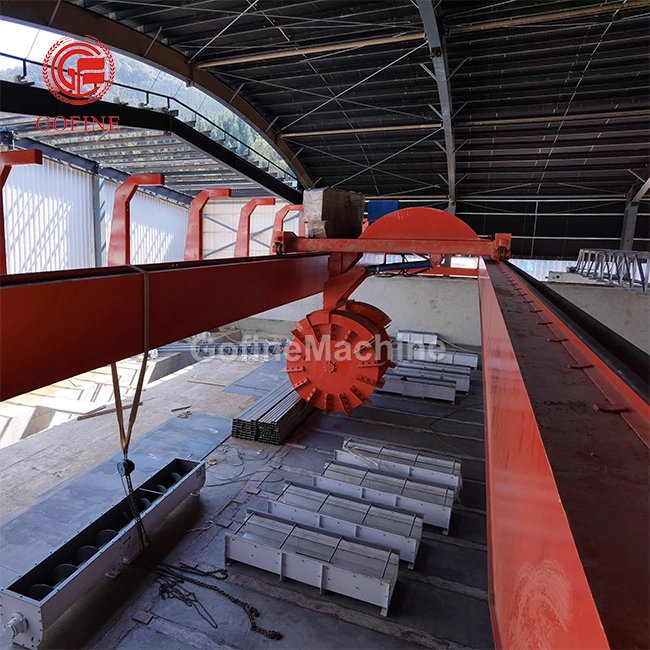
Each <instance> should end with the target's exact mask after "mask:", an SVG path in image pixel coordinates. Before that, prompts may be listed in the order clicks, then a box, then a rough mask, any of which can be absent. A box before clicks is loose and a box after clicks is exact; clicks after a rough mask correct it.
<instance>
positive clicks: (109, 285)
mask: <svg viewBox="0 0 650 650" xmlns="http://www.w3.org/2000/svg"><path fill="white" fill-rule="evenodd" d="M145 275H146V276H148V279H149V290H150V299H149V306H150V317H149V323H148V324H149V337H150V347H151V348H156V347H159V346H161V345H165V344H167V343H171V342H173V341H178V340H179V339H182V338H185V337H187V336H191V335H193V334H196V333H197V332H205V331H208V330H210V329H213V328H215V327H219V326H221V325H225V324H227V323H232V322H233V321H236V320H240V319H241V318H246V317H248V316H253V315H254V314H258V313H259V312H261V311H266V310H267V309H272V308H273V307H279V306H280V305H284V304H286V303H288V302H293V301H294V300H299V299H300V298H306V297H307V296H311V295H313V294H315V293H319V292H320V291H322V290H323V285H324V284H325V282H326V281H327V280H328V279H329V277H330V265H329V255H295V256H291V257H277V256H264V257H255V258H252V259H244V260H202V261H199V262H174V263H169V264H149V265H144V266H138V267H137V268H126V267H109V268H106V267H104V268H98V269H80V270H75V271H55V272H47V273H32V274H21V275H7V276H3V277H2V279H1V282H0V303H1V304H2V309H1V310H0V331H2V336H0V366H1V368H2V381H1V382H0V401H1V400H6V399H9V398H11V397H14V396H16V395H21V394H23V393H27V392H29V391H31V390H35V389H36V388H40V387H42V386H47V385H49V384H53V383H55V382H57V381H60V380H62V379H66V378H68V377H73V376H75V375H78V374H80V373H82V372H86V371H88V370H92V369H93V368H99V367H101V366H104V365H106V364H108V363H111V362H112V361H116V360H117V359H125V358H126V357H131V356H133V355H136V354H139V353H141V352H142V351H143V349H144V340H143V331H144V327H145V323H144V278H145ZM206 291H208V292H209V291H218V292H219V300H206ZM197 306H200V308H196V307H197ZM43 323H47V327H48V342H47V353H46V356H45V357H44V356H43V354H44V353H43V348H42V346H40V345H35V344H34V341H39V340H41V339H42V328H43ZM44 358H45V361H46V362H44V361H43V360H44Z"/></svg>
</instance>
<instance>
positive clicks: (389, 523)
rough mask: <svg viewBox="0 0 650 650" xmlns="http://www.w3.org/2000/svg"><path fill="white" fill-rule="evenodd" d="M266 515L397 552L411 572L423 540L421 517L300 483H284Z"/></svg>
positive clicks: (269, 505) (268, 504) (268, 505)
mask: <svg viewBox="0 0 650 650" xmlns="http://www.w3.org/2000/svg"><path fill="white" fill-rule="evenodd" d="M267 512H268V513H269V514H272V515H275V516H277V517H281V518H282V519H286V520H288V521H292V522H294V523H297V524H303V525H306V526H312V527H314V528H319V529H322V530H325V531H327V532H330V533H338V534H340V535H346V536H348V537H354V538H355V539H358V540H361V541H363V542H370V543H372V544H379V545H381V546H386V547H388V548H391V549H394V550H395V551H398V552H399V555H400V559H402V560H405V561H406V562H408V564H409V568H410V569H412V568H413V564H414V562H415V558H416V556H417V552H418V548H419V546H420V539H421V537H422V523H423V521H422V516H421V515H418V514H414V513H412V512H408V511H406V510H400V509H399V508H390V507H388V506H376V505H374V504H372V503H370V502H369V501H364V500H363V499H355V498H352V497H342V496H338V495H335V494H332V493H331V492H328V491H327V490H320V489H318V488H315V487H312V486H308V485H301V484H299V483H291V482H288V483H285V487H284V490H283V491H282V494H280V496H279V497H278V499H277V501H270V500H269V501H268V502H267Z"/></svg>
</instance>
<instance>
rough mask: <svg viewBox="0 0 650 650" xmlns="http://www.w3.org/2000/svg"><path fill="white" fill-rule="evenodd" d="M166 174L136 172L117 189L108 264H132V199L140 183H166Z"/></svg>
mask: <svg viewBox="0 0 650 650" xmlns="http://www.w3.org/2000/svg"><path fill="white" fill-rule="evenodd" d="M164 184H165V175H164V174H134V175H133V176H130V177H129V178H127V179H126V180H125V181H124V182H123V183H122V184H121V185H120V186H119V187H118V188H117V190H116V191H115V200H114V202H113V217H112V219H111V237H110V240H109V243H108V265H109V266H120V265H122V264H131V199H132V198H133V196H134V195H135V193H136V191H137V190H138V187H139V186H140V185H164Z"/></svg>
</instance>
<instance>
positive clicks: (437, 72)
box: [417, 0, 456, 214]
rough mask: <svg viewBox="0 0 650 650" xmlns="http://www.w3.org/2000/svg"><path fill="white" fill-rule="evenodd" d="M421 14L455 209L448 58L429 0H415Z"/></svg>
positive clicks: (451, 202)
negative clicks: (438, 104) (436, 91)
mask: <svg viewBox="0 0 650 650" xmlns="http://www.w3.org/2000/svg"><path fill="white" fill-rule="evenodd" d="M417 3H418V9H419V10H420V17H421V18H422V23H423V24H424V31H425V33H426V36H427V41H428V42H429V52H430V54H431V63H432V65H433V71H432V70H431V69H430V68H429V67H428V66H427V65H425V64H424V63H422V64H421V65H422V67H423V68H424V69H425V70H426V71H427V73H429V74H430V75H431V76H432V77H433V78H434V79H435V80H436V85H437V86H438V96H439V98H440V118H441V119H442V127H443V130H444V134H445V153H446V155H447V182H448V184H449V207H448V208H447V211H448V212H451V213H452V214H455V212H456V147H455V144H454V131H453V127H452V108H451V91H450V87H449V75H448V73H447V60H446V55H445V49H444V46H443V43H442V39H441V38H440V31H439V29H438V22H437V19H436V13H435V10H434V7H433V3H432V1H431V0H417Z"/></svg>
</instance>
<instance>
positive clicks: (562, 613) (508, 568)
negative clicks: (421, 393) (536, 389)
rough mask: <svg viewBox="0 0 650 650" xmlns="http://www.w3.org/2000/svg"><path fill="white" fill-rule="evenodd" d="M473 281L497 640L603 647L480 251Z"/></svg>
mask: <svg viewBox="0 0 650 650" xmlns="http://www.w3.org/2000/svg"><path fill="white" fill-rule="evenodd" d="M478 285H479V297H480V312H481V335H482V345H483V361H482V364H483V384H484V390H485V430H486V487H487V510H488V537H489V543H488V572H489V600H490V610H491V617H492V627H493V631H494V637H495V644H496V647H497V648H532V647H535V648H549V649H551V648H556V649H558V650H559V649H560V648H561V649H564V648H584V649H587V648H589V649H592V650H595V649H599V648H608V647H609V644H608V641H607V638H606V636H605V632H604V631H603V626H602V623H601V620H600V617H599V615H598V611H597V609H596V605H595V603H594V599H593V596H592V593H591V590H590V588H589V584H588V582H587V577H586V575H585V571H584V569H583V566H582V563H581V561H580V557H579V555H578V551H577V549H576V544H575V541H574V539H573V535H572V533H571V528H570V526H569V521H568V519H567V515H566V512H565V510H564V507H563V505H562V502H561V500H560V496H559V493H558V489H557V486H556V483H555V479H554V477H553V472H552V469H551V466H550V464H549V461H548V458H547V456H546V452H545V449H544V444H543V442H542V438H541V435H540V431H539V428H538V426H537V421H536V419H535V414H534V412H533V408H532V405H531V403H530V400H529V397H528V393H527V391H526V387H525V384H524V380H523V377H522V374H521V371H520V368H519V364H518V362H517V357H516V355H515V352H514V349H513V346H512V343H511V341H510V337H509V334H508V330H507V327H506V323H505V321H504V318H503V315H502V312H501V308H500V306H499V302H498V300H497V296H496V293H495V291H494V287H493V285H492V281H491V279H490V276H489V274H488V271H487V269H486V266H485V263H484V262H483V260H479V276H478ZM594 507H597V505H596V504H594Z"/></svg>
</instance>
